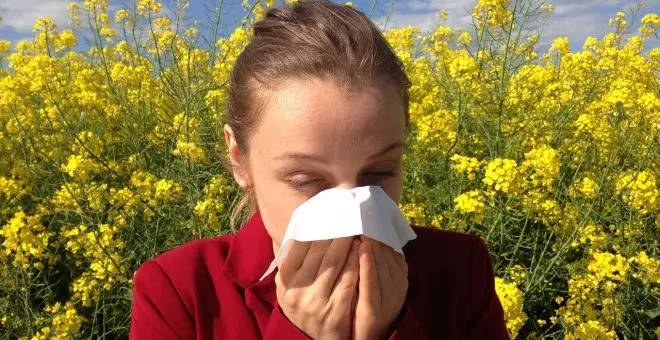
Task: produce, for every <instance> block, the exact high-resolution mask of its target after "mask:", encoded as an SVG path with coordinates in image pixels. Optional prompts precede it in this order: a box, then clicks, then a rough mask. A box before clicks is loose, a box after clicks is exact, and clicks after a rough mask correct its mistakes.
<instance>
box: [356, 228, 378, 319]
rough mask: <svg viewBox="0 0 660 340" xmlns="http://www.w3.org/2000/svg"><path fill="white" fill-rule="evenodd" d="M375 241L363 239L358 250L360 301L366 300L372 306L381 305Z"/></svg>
mask: <svg viewBox="0 0 660 340" xmlns="http://www.w3.org/2000/svg"><path fill="white" fill-rule="evenodd" d="M373 243H374V242H373V241H372V240H370V239H368V238H362V242H361V244H360V249H359V250H358V252H359V254H358V256H359V262H360V281H359V284H358V289H359V290H360V300H361V301H362V300H364V301H366V302H368V303H370V304H372V305H376V306H377V305H378V304H379V303H380V284H379V282H378V273H376V265H375V263H374V255H373Z"/></svg>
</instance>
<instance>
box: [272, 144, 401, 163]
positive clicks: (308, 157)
mask: <svg viewBox="0 0 660 340" xmlns="http://www.w3.org/2000/svg"><path fill="white" fill-rule="evenodd" d="M404 147H405V143H404V142H403V141H397V142H394V143H392V144H389V145H387V146H386V147H384V148H382V149H380V150H379V151H378V152H376V153H374V154H373V155H371V156H369V159H374V158H378V157H380V156H382V155H385V154H387V153H388V152H390V151H392V150H396V149H402V148H404ZM274 159H275V160H278V161H279V160H284V159H297V160H304V161H311V162H316V163H325V162H326V160H324V159H323V158H321V157H318V156H316V155H310V154H306V153H299V152H286V153H283V154H281V155H278V156H276V157H274Z"/></svg>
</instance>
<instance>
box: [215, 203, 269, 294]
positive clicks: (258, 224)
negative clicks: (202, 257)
mask: <svg viewBox="0 0 660 340" xmlns="http://www.w3.org/2000/svg"><path fill="white" fill-rule="evenodd" d="M274 258H275V256H274V255H273V241H272V239H271V238H270V235H268V232H267V231H266V227H265V226H264V222H263V220H262V219H261V213H260V212H259V211H258V210H257V211H256V212H255V213H254V215H252V217H250V219H249V220H248V221H247V222H246V223H245V225H243V227H241V229H240V230H239V231H238V233H236V235H234V241H233V242H232V244H231V246H230V247H229V252H228V254H227V260H226V261H225V264H224V266H223V268H222V271H223V273H224V274H225V276H227V277H228V278H230V279H231V280H232V281H234V282H236V283H237V284H238V285H239V286H241V287H243V288H247V287H248V286H250V285H252V284H253V283H255V282H257V281H259V278H260V277H261V275H263V273H264V272H266V269H268V265H270V263H271V262H272V261H273V259H274ZM269 276H272V274H271V275H269ZM266 279H267V278H265V279H264V281H265V280H266Z"/></svg>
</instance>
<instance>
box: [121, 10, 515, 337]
mask: <svg viewBox="0 0 660 340" xmlns="http://www.w3.org/2000/svg"><path fill="white" fill-rule="evenodd" d="M408 86H409V83H408V78H407V77H406V75H405V73H404V71H403V69H402V66H401V63H400V61H399V60H398V59H397V57H396V56H395V55H394V53H393V52H392V50H391V49H390V47H389V45H388V44H387V42H386V41H385V40H384V38H383V36H382V34H381V33H380V32H379V30H378V29H377V27H376V26H375V25H374V24H373V23H372V22H371V21H369V20H368V19H367V18H366V17H365V16H364V15H363V14H362V13H360V12H358V11H357V10H355V9H353V8H351V7H349V6H342V5H334V4H331V3H329V2H321V1H303V2H300V3H298V4H296V5H291V6H289V7H286V8H282V9H271V10H269V11H268V13H267V14H266V16H265V18H264V19H263V20H262V21H260V22H258V23H257V24H256V25H255V27H254V38H253V40H252V41H251V42H250V44H249V45H248V46H247V47H246V48H245V50H244V51H243V52H242V53H241V54H240V56H239V57H238V60H237V61H236V65H235V68H234V70H233V73H232V76H231V83H230V90H229V98H228V101H229V104H228V110H227V112H226V119H227V120H226V124H225V129H224V132H225V139H226V142H227V146H228V152H229V159H230V163H231V166H232V172H233V175H234V178H235V179H236V181H237V182H238V184H239V185H240V186H241V187H242V188H244V189H245V191H246V192H247V194H248V197H249V198H250V199H251V200H252V202H253V203H254V205H255V206H256V207H257V209H256V211H255V212H254V214H253V215H252V217H251V218H250V219H249V221H248V222H247V223H246V224H245V225H244V226H243V227H242V228H241V230H240V231H239V232H238V233H237V234H235V235H227V236H221V237H216V238H213V239H206V240H198V241H193V242H191V243H188V244H186V245H183V246H181V247H179V248H177V249H174V250H172V251H169V252H167V253H165V254H162V255H160V256H158V257H157V258H155V259H153V260H151V261H147V262H146V263H144V264H143V265H142V266H141V267H140V269H139V270H138V272H137V274H136V276H135V280H134V297H133V311H132V325H131V337H132V338H135V339H170V338H171V339H175V338H176V339H181V338H183V339H192V338H199V339H212V338H217V339H236V338H241V339H259V338H269V339H298V338H300V339H308V338H314V339H347V338H354V339H385V338H390V339H423V338H434V339H505V338H508V335H507V331H506V327H505V324H504V320H503V312H502V307H501V305H500V302H499V300H498V298H497V296H496V294H495V290H494V277H493V269H492V264H491V262H490V257H489V253H488V250H487V248H486V246H485V244H484V242H483V241H482V240H481V239H480V238H479V237H477V236H473V235H465V234H459V233H451V232H447V231H440V230H435V229H430V228H417V227H416V228H415V232H416V233H417V239H416V240H414V241H411V242H410V243H408V244H407V245H406V247H404V252H405V259H404V257H403V256H401V255H400V254H398V253H396V252H395V251H393V250H392V249H391V248H389V247H387V246H385V245H384V244H381V243H379V242H377V241H374V240H371V239H368V238H364V237H363V238H342V239H335V240H328V241H315V242H305V243H302V242H296V243H294V245H293V246H292V248H291V249H290V251H289V255H288V256H287V257H286V258H285V260H284V262H283V263H282V264H281V266H280V268H279V270H277V271H275V272H274V273H272V274H270V275H269V276H267V277H266V278H265V279H264V280H262V281H259V278H260V276H261V274H263V273H264V271H265V270H266V268H267V267H268V265H269V264H270V262H271V261H272V260H273V258H274V254H275V253H276V252H277V251H278V249H279V246H280V242H281V240H282V237H283V235H284V232H285V229H286V227H287V225H288V222H289V219H290V217H291V213H292V212H293V210H294V209H295V208H296V207H297V206H299V205H300V204H301V203H303V202H304V201H306V200H307V199H309V198H311V197H312V196H314V195H315V194H317V193H318V192H320V191H322V190H324V189H328V188H332V187H345V188H353V187H357V186H365V185H378V186H381V187H382V188H383V190H384V191H385V192H386V193H387V194H388V195H389V196H390V197H391V198H392V199H393V200H394V201H395V202H397V203H398V201H399V199H400V196H401V190H402V188H401V187H402V177H401V170H402V169H401V164H402V157H403V150H404V135H405V130H406V125H407V122H408V102H409V98H408Z"/></svg>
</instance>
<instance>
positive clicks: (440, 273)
mask: <svg viewBox="0 0 660 340" xmlns="http://www.w3.org/2000/svg"><path fill="white" fill-rule="evenodd" d="M414 228H415V232H416V233H417V239H415V240H413V241H411V242H409V243H408V244H407V245H406V246H405V247H404V248H403V250H404V253H405V255H406V261H407V262H408V267H409V270H408V271H409V275H408V281H409V288H408V296H407V297H406V303H405V305H404V308H405V311H404V314H403V316H402V318H400V319H399V321H398V324H397V325H395V326H396V327H395V330H394V332H393V333H392V334H391V337H390V339H424V338H429V339H508V338H509V337H508V334H507V330H506V326H505V323H504V317H503V311H502V306H501V304H500V301H499V300H498V298H497V295H496V294H495V287H494V276H493V268H492V264H491V259H490V255H489V253H488V249H487V248H486V245H485V244H484V242H483V241H482V240H481V238H479V237H477V236H474V235H467V234H460V233H454V232H449V231H440V230H437V229H431V228H419V227H414ZM272 260H273V247H272V241H271V238H270V236H269V235H268V233H267V232H266V229H265V227H264V225H263V222H262V220H261V216H260V215H259V213H258V212H257V213H256V214H255V215H254V216H253V217H252V218H251V219H250V220H249V221H248V222H247V224H246V225H245V226H244V227H243V228H242V229H241V230H240V231H239V232H238V233H237V234H235V235H225V236H220V237H216V238H211V239H203V240H196V241H192V242H190V243H187V244H185V245H183V246H181V247H178V248H176V249H174V250H171V251H168V252H166V253H164V254H162V255H160V256H158V257H156V258H155V259H153V260H151V261H147V262H145V263H144V264H143V265H142V266H141V267H140V269H139V270H138V271H137V274H136V275H135V279H134V288H133V289H134V295H133V308H132V323H131V330H130V338H131V339H241V340H250V339H262V338H265V339H309V337H307V336H306V335H305V334H304V333H303V332H302V331H300V330H299V329H298V328H297V327H296V326H294V325H293V324H292V323H291V322H290V321H289V320H288V319H287V318H286V316H284V314H283V313H282V311H281V309H280V308H279V306H278V305H277V298H276V294H275V283H274V277H275V274H274V273H273V274H271V275H269V276H268V277H266V278H265V279H264V280H263V281H261V282H259V277H260V276H261V274H263V273H264V272H265V271H266V268H267V267H268V265H269V264H270V262H271V261H272Z"/></svg>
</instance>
